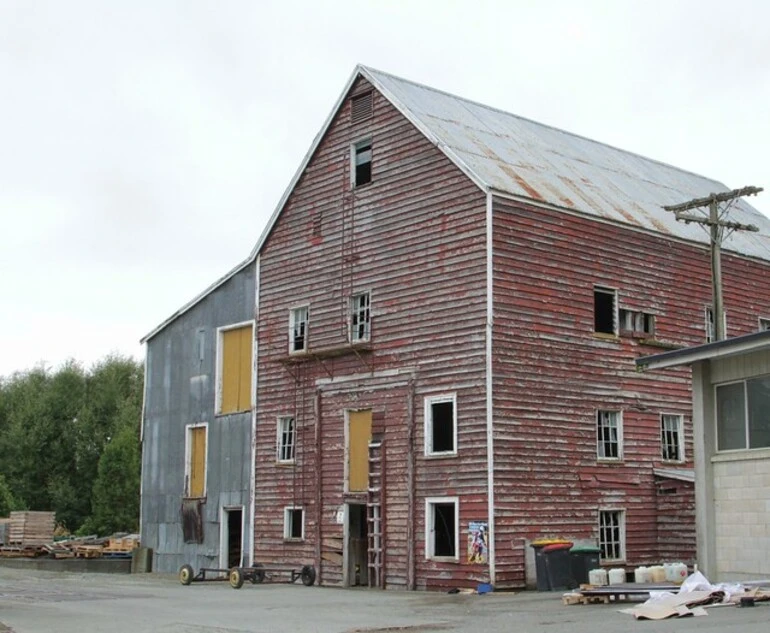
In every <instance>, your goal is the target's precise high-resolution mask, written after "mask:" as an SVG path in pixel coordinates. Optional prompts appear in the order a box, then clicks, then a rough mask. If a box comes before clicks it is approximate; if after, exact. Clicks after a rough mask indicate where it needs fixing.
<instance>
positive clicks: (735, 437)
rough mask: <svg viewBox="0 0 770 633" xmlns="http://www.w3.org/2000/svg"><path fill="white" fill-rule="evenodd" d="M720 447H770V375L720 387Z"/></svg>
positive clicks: (718, 391) (718, 420)
mask: <svg viewBox="0 0 770 633" xmlns="http://www.w3.org/2000/svg"><path fill="white" fill-rule="evenodd" d="M716 405H717V450H719V451H732V450H741V449H752V448H768V447H770V413H769V412H770V376H758V377H757V378H751V379H749V380H741V381H740V382H734V383H729V384H726V385H719V386H717V388H716Z"/></svg>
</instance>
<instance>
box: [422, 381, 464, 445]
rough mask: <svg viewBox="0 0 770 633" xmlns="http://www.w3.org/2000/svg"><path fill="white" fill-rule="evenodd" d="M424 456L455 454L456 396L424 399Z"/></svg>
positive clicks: (447, 395) (449, 395)
mask: <svg viewBox="0 0 770 633" xmlns="http://www.w3.org/2000/svg"><path fill="white" fill-rule="evenodd" d="M425 454H426V455H456V454H457V396H456V394H445V395H440V396H429V397H427V398H425Z"/></svg>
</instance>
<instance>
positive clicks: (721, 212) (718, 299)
mask: <svg viewBox="0 0 770 633" xmlns="http://www.w3.org/2000/svg"><path fill="white" fill-rule="evenodd" d="M760 191H763V189H762V187H743V188H742V189H733V190H732V191H725V192H723V193H712V194H710V195H708V196H706V197H705V198H695V199H693V200H690V201H689V202H682V203H681V204H672V205H668V206H664V207H663V208H664V209H665V210H666V211H673V212H674V215H675V216H676V219H677V220H679V221H681V222H684V223H685V224H689V223H690V222H696V223H697V224H700V225H701V226H703V228H704V229H706V230H708V232H709V236H710V242H711V292H712V297H713V306H712V309H713V314H714V339H715V340H717V341H721V340H723V339H724V338H725V317H724V302H723V300H722V242H724V240H725V239H726V238H727V237H729V236H730V235H731V234H732V233H733V232H735V231H753V232H756V231H759V229H758V228H757V227H756V226H754V225H753V224H741V223H739V222H731V221H729V220H727V214H728V213H729V211H730V208H731V207H732V206H733V205H734V204H735V201H736V200H738V199H739V198H742V197H743V196H754V195H756V194H758V193H759V192H760ZM693 209H698V210H699V212H698V213H695V214H693V213H687V211H691V210H693ZM705 209H708V213H706V211H705ZM725 231H727V232H725Z"/></svg>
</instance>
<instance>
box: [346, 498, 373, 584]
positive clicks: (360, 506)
mask: <svg viewBox="0 0 770 633" xmlns="http://www.w3.org/2000/svg"><path fill="white" fill-rule="evenodd" d="M367 534H368V527H367V522H366V504H364V503H350V504H348V556H347V558H348V574H347V575H348V585H349V586H351V587H356V586H368V585H369V568H368V566H367V549H366V548H367V547H368V545H367V541H368V539H367Z"/></svg>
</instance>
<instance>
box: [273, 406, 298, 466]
mask: <svg viewBox="0 0 770 633" xmlns="http://www.w3.org/2000/svg"><path fill="white" fill-rule="evenodd" d="M276 443H277V446H278V451H277V458H278V461H279V462H293V461H294V446H295V443H296V435H295V429H294V418H293V417H292V416H290V415H286V416H283V417H280V418H278V437H277V442H276Z"/></svg>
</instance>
